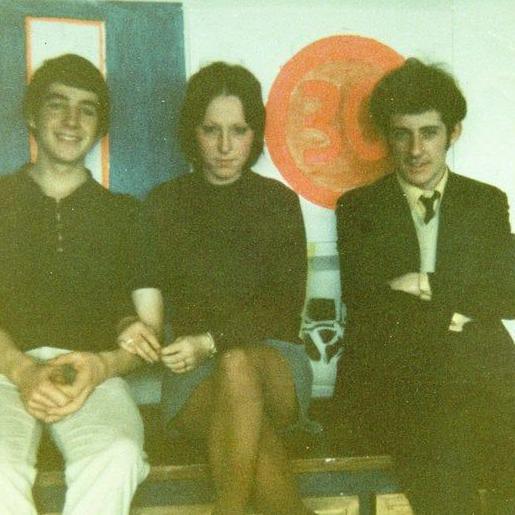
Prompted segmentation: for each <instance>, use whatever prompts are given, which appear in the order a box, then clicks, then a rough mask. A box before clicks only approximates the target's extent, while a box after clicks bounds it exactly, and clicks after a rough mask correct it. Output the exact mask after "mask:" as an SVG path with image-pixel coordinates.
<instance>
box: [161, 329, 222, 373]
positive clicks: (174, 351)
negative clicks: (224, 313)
mask: <svg viewBox="0 0 515 515" xmlns="http://www.w3.org/2000/svg"><path fill="white" fill-rule="evenodd" d="M214 348H215V347H214V341H213V338H212V336H211V335H210V334H209V333H204V334H197V335H190V336H181V337H179V338H177V339H176V340H175V341H174V342H173V343H171V344H170V345H168V346H166V347H163V348H162V349H161V361H162V362H163V363H164V364H165V365H166V366H167V367H168V368H169V369H170V370H171V371H172V372H175V373H176V374H183V373H184V372H189V371H190V370H193V369H195V368H197V367H198V366H199V365H200V363H202V361H204V360H205V359H206V358H207V357H209V356H211V355H212V354H213V351H214Z"/></svg>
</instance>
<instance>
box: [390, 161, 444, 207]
mask: <svg viewBox="0 0 515 515" xmlns="http://www.w3.org/2000/svg"><path fill="white" fill-rule="evenodd" d="M395 175H396V177H397V181H398V182H399V185H400V187H401V189H402V191H403V193H404V196H405V197H406V200H407V201H408V204H409V207H410V209H411V210H412V211H413V210H414V209H416V207H417V205H418V202H419V198H420V196H421V195H423V196H425V197H431V196H432V195H433V193H434V192H435V191H437V192H438V193H440V197H439V198H440V201H441V200H442V197H443V194H444V191H445V186H446V185H447V180H448V179H449V169H448V168H446V169H445V172H444V174H443V175H442V177H441V178H440V180H439V181H438V184H437V185H436V186H435V188H434V189H433V190H423V189H422V188H419V187H417V186H414V185H413V184H410V183H409V182H407V181H405V180H404V179H403V178H402V177H401V175H400V174H399V173H396V174H395Z"/></svg>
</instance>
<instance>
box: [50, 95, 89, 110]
mask: <svg viewBox="0 0 515 515" xmlns="http://www.w3.org/2000/svg"><path fill="white" fill-rule="evenodd" d="M43 100H66V101H67V100H69V98H68V97H67V96H66V95H63V94H61V93H47V94H46V95H45V96H44V97H43ZM79 103H80V104H81V105H88V106H92V107H98V106H99V102H95V101H93V100H81V101H80V102H79Z"/></svg>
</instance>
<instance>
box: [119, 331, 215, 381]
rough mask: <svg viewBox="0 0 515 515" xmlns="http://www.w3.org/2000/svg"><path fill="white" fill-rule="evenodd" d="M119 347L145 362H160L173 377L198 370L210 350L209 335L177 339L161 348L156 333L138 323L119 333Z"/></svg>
mask: <svg viewBox="0 0 515 515" xmlns="http://www.w3.org/2000/svg"><path fill="white" fill-rule="evenodd" d="M118 344H119V345H120V347H121V348H122V349H124V350H126V351H127V352H130V353H131V354H135V355H137V356H139V357H140V358H142V359H144V360H145V361H146V362H147V363H157V362H159V361H161V362H162V363H163V364H164V365H165V366H167V367H168V368H169V369H170V370H171V371H172V372H174V373H176V374H183V373H185V372H189V371H190V370H193V369H195V368H197V367H198V365H200V363H201V362H202V361H204V359H205V358H207V357H208V356H209V355H210V349H211V348H212V340H211V336H210V335H209V334H207V333H205V334H196V335H188V336H180V337H179V338H177V339H176V340H174V341H173V342H172V343H170V344H169V345H166V346H161V343H160V342H159V339H158V337H157V336H156V334H155V332H154V331H153V330H152V329H151V328H149V327H148V326H147V325H145V324H144V323H143V322H141V321H138V322H134V323H133V324H131V325H130V326H129V327H127V328H126V329H125V330H124V331H122V332H121V333H120V335H119V337H118Z"/></svg>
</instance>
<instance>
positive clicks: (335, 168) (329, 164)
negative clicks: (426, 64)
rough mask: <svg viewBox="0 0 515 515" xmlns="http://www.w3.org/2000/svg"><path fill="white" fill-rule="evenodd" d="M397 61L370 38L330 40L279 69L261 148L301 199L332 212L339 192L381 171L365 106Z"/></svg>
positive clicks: (379, 148)
mask: <svg viewBox="0 0 515 515" xmlns="http://www.w3.org/2000/svg"><path fill="white" fill-rule="evenodd" d="M403 60H404V59H403V57H402V56H400V55H399V54H398V53H397V52H395V51H394V50H392V49H391V48H389V47H387V46H385V45H383V44H382V43H379V42H378V41H375V40H373V39H368V38H363V37H360V36H332V37H329V38H325V39H321V40H318V41H316V42H315V43H312V44H311V45H309V46H307V47H305V48H303V49H302V50H301V51H300V52H298V53H297V54H296V55H294V56H293V57H292V58H291V59H290V60H289V61H288V62H287V63H286V64H285V65H284V66H283V68H282V69H281V72H280V73H279V75H278V76H277V78H276V80H275V82H274V84H273V85H272V89H271V91H270V95H269V98H268V104H267V126H266V142H267V146H268V150H269V152H270V155H271V157H272V160H273V162H274V164H275V165H276V166H277V168H278V169H279V171H280V172H281V174H282V175H283V176H284V178H285V179H286V180H287V181H288V183H289V184H291V186H292V187H293V189H294V190H295V191H297V192H298V193H299V194H300V195H302V196H303V197H305V198H306V199H308V200H310V201H311V202H314V203H315V204H318V205H321V206H323V207H328V208H334V206H335V203H336V200H337V199H338V197H339V196H340V195H341V194H342V193H343V192H345V191H347V190H350V189H352V188H355V187H357V186H361V185H362V184H367V183H369V182H372V181H374V180H375V179H377V178H379V177H380V176H381V175H383V174H384V173H385V171H387V169H388V166H387V162H386V152H385V149H384V146H383V143H382V142H381V140H380V139H379V137H378V136H377V134H376V133H375V131H374V130H373V128H372V126H371V123H370V121H369V118H368V114H367V101H368V97H369V95H370V92H371V91H372V89H373V87H374V86H375V84H376V83H377V81H378V80H379V79H380V78H381V77H382V76H383V75H384V73H385V72H387V71H389V70H391V69H392V68H395V67H397V66H399V65H400V64H402V62H403Z"/></svg>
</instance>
